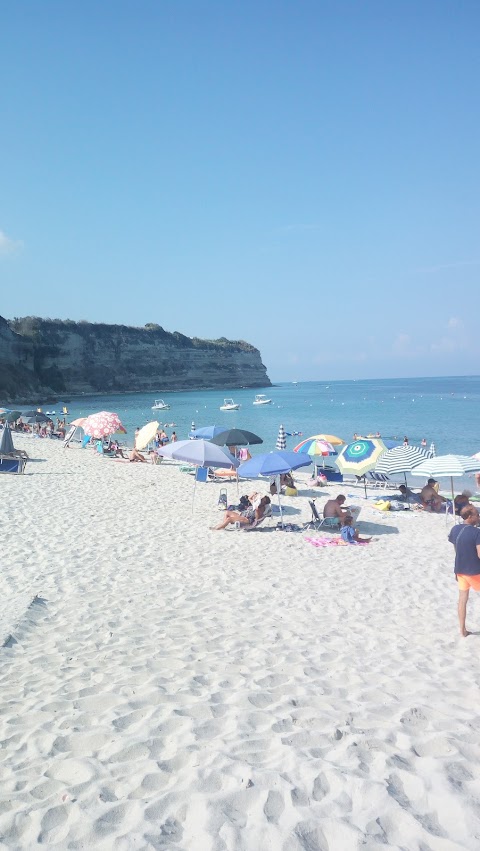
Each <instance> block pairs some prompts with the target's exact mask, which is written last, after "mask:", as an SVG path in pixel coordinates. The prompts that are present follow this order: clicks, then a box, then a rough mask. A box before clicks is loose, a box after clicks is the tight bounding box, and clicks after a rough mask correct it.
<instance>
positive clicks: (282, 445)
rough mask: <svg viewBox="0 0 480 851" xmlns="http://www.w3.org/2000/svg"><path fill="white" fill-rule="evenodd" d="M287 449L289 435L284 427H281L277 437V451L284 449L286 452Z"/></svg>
mask: <svg viewBox="0 0 480 851" xmlns="http://www.w3.org/2000/svg"><path fill="white" fill-rule="evenodd" d="M286 448H287V435H286V434H285V429H284V427H283V425H281V426H280V428H279V429H278V437H277V442H276V444H275V449H278V450H280V451H281V450H282V449H283V450H284V449H286Z"/></svg>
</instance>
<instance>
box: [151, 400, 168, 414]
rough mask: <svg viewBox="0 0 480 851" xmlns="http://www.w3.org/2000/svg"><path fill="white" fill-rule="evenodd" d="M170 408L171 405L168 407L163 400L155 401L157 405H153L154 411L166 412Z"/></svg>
mask: <svg viewBox="0 0 480 851" xmlns="http://www.w3.org/2000/svg"><path fill="white" fill-rule="evenodd" d="M169 407H170V405H167V404H166V402H164V401H163V399H155V404H154V405H152V411H164V410H166V409H167V408H169Z"/></svg>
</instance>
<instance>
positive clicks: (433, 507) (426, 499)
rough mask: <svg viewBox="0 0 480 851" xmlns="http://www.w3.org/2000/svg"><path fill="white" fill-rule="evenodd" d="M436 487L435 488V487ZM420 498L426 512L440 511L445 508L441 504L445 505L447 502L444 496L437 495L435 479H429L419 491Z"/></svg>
mask: <svg viewBox="0 0 480 851" xmlns="http://www.w3.org/2000/svg"><path fill="white" fill-rule="evenodd" d="M435 485H437V487H435ZM420 496H421V498H422V503H423V505H424V507H425V508H426V509H427V511H433V512H439V511H442V508H444V507H445V506H444V505H443V503H446V502H447V500H446V499H445V497H444V496H441V495H440V494H439V493H438V482H437V481H436V479H429V480H428V482H427V484H426V485H425V487H423V488H422V490H421V491H420Z"/></svg>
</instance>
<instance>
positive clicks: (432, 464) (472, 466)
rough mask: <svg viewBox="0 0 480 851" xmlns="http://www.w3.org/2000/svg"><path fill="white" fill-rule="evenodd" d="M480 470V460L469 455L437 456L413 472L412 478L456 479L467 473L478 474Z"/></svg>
mask: <svg viewBox="0 0 480 851" xmlns="http://www.w3.org/2000/svg"><path fill="white" fill-rule="evenodd" d="M479 470H480V460H478V459H476V458H471V457H469V456H468V455H437V456H436V457H435V458H426V459H425V461H422V463H421V464H419V465H418V467H415V469H414V470H412V476H429V477H432V478H436V477H438V478H439V479H441V478H447V479H451V478H456V477H457V476H464V475H465V473H476V472H478V471H479Z"/></svg>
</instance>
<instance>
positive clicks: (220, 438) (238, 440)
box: [212, 428, 263, 446]
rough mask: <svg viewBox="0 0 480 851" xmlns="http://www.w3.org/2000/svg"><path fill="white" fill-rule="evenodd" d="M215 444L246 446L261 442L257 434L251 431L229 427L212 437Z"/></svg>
mask: <svg viewBox="0 0 480 851" xmlns="http://www.w3.org/2000/svg"><path fill="white" fill-rule="evenodd" d="M212 443H214V444H215V445H216V446H248V445H251V444H254V443H263V440H262V438H261V437H259V436H258V434H254V433H253V431H245V429H243V428H229V429H225V430H224V431H222V432H220V434H217V435H215V437H213V438H212Z"/></svg>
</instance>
